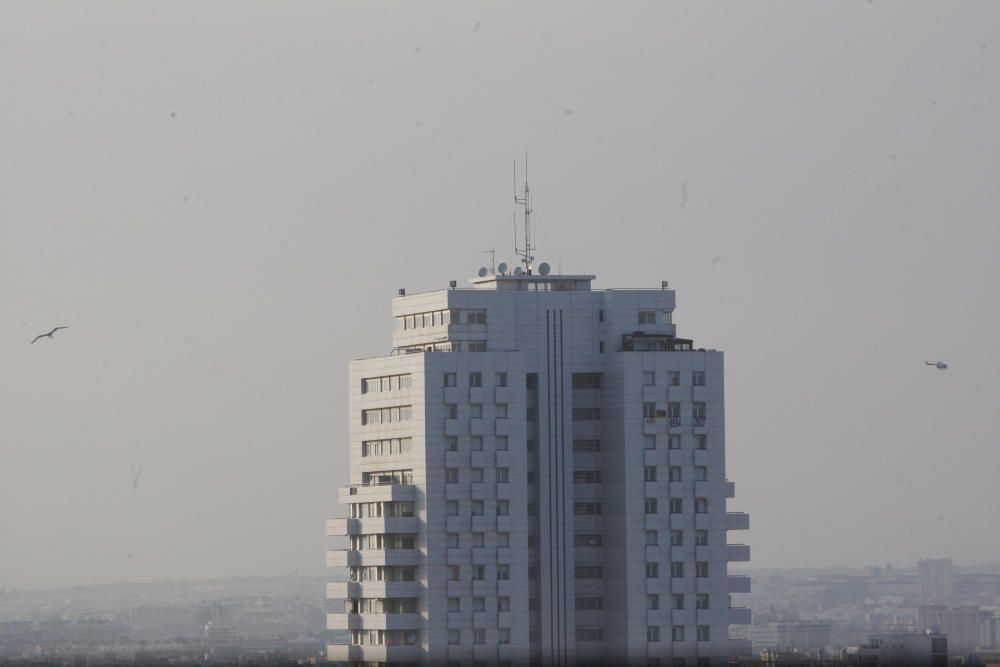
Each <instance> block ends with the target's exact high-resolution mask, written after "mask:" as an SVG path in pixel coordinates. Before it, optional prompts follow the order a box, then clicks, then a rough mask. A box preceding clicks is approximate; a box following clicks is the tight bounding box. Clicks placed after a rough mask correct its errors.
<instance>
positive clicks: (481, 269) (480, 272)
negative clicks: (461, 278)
mask: <svg viewBox="0 0 1000 667" xmlns="http://www.w3.org/2000/svg"><path fill="white" fill-rule="evenodd" d="M487 273H489V272H488V271H487V270H486V267H485V266H481V267H479V277H480V278H482V277H483V276H485V275H486V274H487Z"/></svg>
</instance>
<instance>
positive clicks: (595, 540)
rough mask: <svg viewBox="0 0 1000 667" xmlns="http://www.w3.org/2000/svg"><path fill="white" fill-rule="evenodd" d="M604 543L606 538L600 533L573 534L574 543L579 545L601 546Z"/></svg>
mask: <svg viewBox="0 0 1000 667" xmlns="http://www.w3.org/2000/svg"><path fill="white" fill-rule="evenodd" d="M603 543H604V538H603V537H602V536H601V534H600V533H597V534H596V535H595V534H577V535H574V536H573V545H574V546H578V547H599V546H601V544H603Z"/></svg>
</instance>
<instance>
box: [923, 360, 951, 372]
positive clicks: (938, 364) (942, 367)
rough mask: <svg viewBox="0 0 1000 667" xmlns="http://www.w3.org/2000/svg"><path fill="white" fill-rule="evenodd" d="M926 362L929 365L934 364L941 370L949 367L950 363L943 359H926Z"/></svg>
mask: <svg viewBox="0 0 1000 667" xmlns="http://www.w3.org/2000/svg"><path fill="white" fill-rule="evenodd" d="M924 363H925V364H927V365H928V366H933V367H934V368H936V369H938V370H939V371H943V370H945V369H947V368H948V364H946V363H945V362H943V361H924Z"/></svg>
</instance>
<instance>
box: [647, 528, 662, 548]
mask: <svg viewBox="0 0 1000 667" xmlns="http://www.w3.org/2000/svg"><path fill="white" fill-rule="evenodd" d="M658 541H659V533H657V532H656V531H655V530H647V531H646V546H647V547H655V546H656V544H657V542H658Z"/></svg>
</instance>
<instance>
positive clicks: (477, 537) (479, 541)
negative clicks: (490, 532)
mask: <svg viewBox="0 0 1000 667" xmlns="http://www.w3.org/2000/svg"><path fill="white" fill-rule="evenodd" d="M485 543H486V535H485V534H483V533H473V534H472V546H474V547H481V546H483V545H484V544H485Z"/></svg>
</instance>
